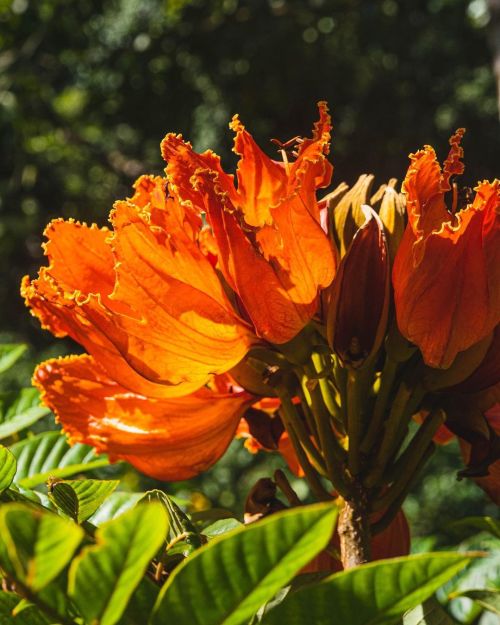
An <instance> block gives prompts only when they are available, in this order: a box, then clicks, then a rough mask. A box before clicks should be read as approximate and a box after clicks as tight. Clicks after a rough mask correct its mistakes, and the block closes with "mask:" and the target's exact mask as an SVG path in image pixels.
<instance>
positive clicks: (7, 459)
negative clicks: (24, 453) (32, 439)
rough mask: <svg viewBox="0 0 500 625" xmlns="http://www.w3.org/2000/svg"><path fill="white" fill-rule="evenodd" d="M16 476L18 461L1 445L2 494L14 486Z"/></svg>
mask: <svg viewBox="0 0 500 625" xmlns="http://www.w3.org/2000/svg"><path fill="white" fill-rule="evenodd" d="M15 474H16V459H15V457H14V456H13V455H12V454H11V453H10V451H9V450H8V449H7V448H6V447H3V445H0V493H3V491H4V490H5V489H6V488H9V486H10V485H11V484H12V480H13V479H14V475H15Z"/></svg>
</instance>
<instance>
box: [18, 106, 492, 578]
mask: <svg viewBox="0 0 500 625" xmlns="http://www.w3.org/2000/svg"><path fill="white" fill-rule="evenodd" d="M231 128H232V130H233V131H234V132H235V135H236V136H235V147H234V151H235V152H236V153H237V154H238V156H239V163H238V167H237V171H236V179H235V177H234V176H232V175H230V174H228V173H226V172H225V171H224V170H223V168H222V166H221V163H220V159H219V158H218V157H217V156H216V155H215V154H214V153H213V152H211V151H207V152H204V153H202V154H198V153H196V152H195V151H194V150H193V148H192V146H191V145H190V144H189V143H188V142H186V141H184V140H183V139H182V137H181V136H179V135H173V134H169V135H167V136H166V137H165V139H164V140H163V142H162V145H161V150H162V154H163V157H164V158H165V160H166V163H167V166H166V170H165V172H166V175H165V178H163V177H155V176H142V177H141V178H139V180H138V181H137V182H136V184H135V186H134V194H133V195H132V197H131V198H129V199H127V200H121V201H118V202H116V204H115V206H114V208H113V210H112V212H111V216H110V221H111V229H110V230H108V229H107V228H98V227H96V226H90V227H89V226H87V225H85V224H80V223H77V222H74V221H62V220H56V221H54V222H52V223H51V224H49V226H48V227H47V229H46V232H45V234H46V236H47V239H48V242H47V243H46V245H45V252H46V255H47V257H48V265H47V266H45V267H42V269H41V270H40V273H39V275H38V277H37V278H36V279H34V280H30V279H29V278H28V277H26V278H24V280H23V284H22V292H23V295H24V297H25V298H26V302H27V304H28V306H30V308H31V310H32V312H33V314H34V315H36V316H37V317H38V318H39V319H40V321H41V323H42V325H43V326H44V327H45V328H47V329H49V330H50V331H51V332H52V333H53V334H55V335H56V336H69V337H71V338H72V339H74V340H75V341H77V342H78V343H80V344H81V345H82V346H83V348H84V349H85V350H86V351H87V354H84V355H81V356H70V357H67V358H63V359H56V360H50V361H47V362H45V363H42V364H41V365H39V367H38V368H37V370H36V371H35V375H34V382H35V384H36V385H37V386H38V387H39V388H40V389H41V391H42V398H43V401H44V402H45V403H46V404H47V405H48V406H50V407H51V408H52V409H53V410H54V412H55V414H56V415H57V418H58V420H59V421H60V423H61V424H62V426H63V428H64V430H65V431H66V432H67V433H68V435H69V436H70V439H71V440H72V441H82V442H86V443H89V444H91V445H93V446H94V447H95V448H96V449H97V450H98V451H101V452H106V453H108V454H109V455H110V457H111V458H112V459H120V458H121V459H125V460H128V461H129V462H131V463H132V464H133V465H135V466H136V467H137V468H138V469H139V470H141V471H143V472H144V473H146V474H148V475H152V476H154V477H157V478H159V479H164V480H176V479H185V478H187V477H190V476H192V475H196V474H197V473H199V472H201V471H203V470H206V469H207V468H209V467H210V466H211V465H212V464H214V463H215V462H216V461H217V460H218V459H219V458H220V456H221V455H222V454H223V453H224V451H225V449H226V448H227V446H228V445H229V443H230V441H231V440H232V438H233V437H234V436H238V437H243V438H245V441H246V446H247V447H248V448H249V449H250V450H251V451H254V452H255V451H258V450H259V449H266V450H268V451H276V452H280V453H281V454H282V455H283V457H284V458H285V459H286V461H287V462H288V465H289V467H290V468H291V470H292V471H294V472H295V473H296V474H297V475H301V476H303V477H304V478H305V479H306V480H307V481H308V483H309V486H310V489H311V492H312V493H313V494H314V495H315V496H316V498H317V499H320V500H333V499H335V500H336V501H337V503H338V504H339V505H341V506H342V512H341V515H340V524H339V528H338V536H336V537H334V538H333V539H332V545H333V547H332V550H333V552H334V551H335V549H337V548H340V554H341V561H342V564H343V566H345V567H349V566H354V565H356V564H359V563H360V562H363V561H366V560H368V559H370V558H372V557H384V556H393V555H398V554H403V553H405V552H406V551H407V550H408V546H409V543H408V527H407V525H406V521H405V519H404V515H403V513H402V512H401V504H402V502H403V500H404V498H405V496H406V494H407V492H408V490H409V488H410V487H411V485H412V484H413V482H414V480H415V479H416V477H417V475H418V473H419V472H420V470H421V469H422V467H423V465H424V464H425V462H426V461H427V459H428V458H429V457H430V455H431V454H432V453H433V451H434V449H435V442H442V441H443V440H447V439H449V438H450V437H452V436H454V435H455V436H458V437H459V439H460V441H461V445H462V452H463V456H464V460H465V463H466V467H465V469H464V470H463V471H462V472H461V475H462V476H463V477H471V478H473V479H475V480H476V481H477V482H478V484H479V485H480V486H482V487H483V488H484V489H485V490H486V491H487V492H488V493H489V494H490V496H491V497H492V498H493V499H494V500H496V501H497V502H498V501H500V494H499V487H500V482H499V479H498V476H499V467H500V460H499V458H500V444H499V440H500V439H499V436H498V434H499V430H500V427H499V422H498V405H500V358H499V337H500V330H499V321H500V283H499V274H498V272H499V266H500V264H499V261H500V257H499V250H500V216H499V212H500V195H499V183H498V181H494V182H492V183H489V182H486V181H484V182H482V183H480V184H479V186H478V187H477V189H476V195H475V196H474V198H473V199H472V201H471V202H470V203H469V204H465V205H464V206H461V205H459V204H458V197H459V194H458V192H457V183H456V181H455V177H456V176H457V175H458V174H461V173H462V171H463V165H462V162H461V158H462V155H463V154H462V149H461V148H460V146H459V142H460V139H461V137H462V134H463V131H458V132H457V134H455V135H454V136H453V137H452V139H451V151H450V154H449V156H448V158H447V160H446V161H445V164H444V167H443V169H442V170H441V167H440V166H439V163H438V161H437V159H436V156H435V153H434V151H433V150H432V148H430V147H426V148H424V150H421V151H420V152H417V153H416V154H415V155H411V157H410V159H411V161H410V168H409V171H408V174H407V176H406V178H405V180H404V182H403V194H401V193H398V191H397V190H396V181H395V180H391V181H390V182H389V183H388V184H387V185H383V186H382V187H380V189H378V191H376V192H375V193H374V194H372V193H371V191H370V190H371V185H372V183H373V176H370V175H363V176H361V177H360V178H359V180H358V181H357V183H356V184H355V185H354V186H353V187H352V188H349V187H348V186H347V185H346V184H344V183H342V184H341V185H339V186H338V187H337V188H336V189H334V190H333V191H332V192H330V193H327V192H326V191H321V190H322V189H326V188H327V187H328V186H329V184H330V181H331V177H332V172H333V168H332V165H331V164H330V162H329V161H328V160H327V156H328V152H329V141H330V131H331V123H330V117H329V115H328V111H327V107H326V105H325V104H324V103H320V104H319V120H318V122H317V123H316V124H315V126H314V129H313V132H312V136H311V137H310V138H306V139H301V138H296V139H294V140H292V141H291V142H288V143H285V144H281V143H280V142H276V143H278V145H279V147H280V150H279V154H278V159H277V160H273V159H271V158H270V157H269V156H267V155H266V154H265V153H264V152H263V151H262V150H261V149H260V148H259V147H258V146H257V144H256V143H255V142H254V140H253V138H252V137H251V135H250V134H249V133H248V132H247V130H246V129H245V128H244V126H243V124H242V123H241V122H240V120H239V119H238V118H237V117H235V118H234V119H233V121H232V123H231ZM290 146H292V147H290ZM320 193H322V194H323V195H322V196H321V197H320V196H319V194H320ZM447 194H449V195H450V198H451V200H450V203H449V204H447V203H446V202H447ZM405 205H406V208H405ZM277 488H278V489H280V491H281V492H282V493H283V495H284V498H285V499H286V501H287V503H288V504H289V505H300V500H299V499H298V497H297V496H296V494H295V493H294V492H293V490H292V489H291V487H290V484H289V483H288V481H287V479H286V476H285V474H284V473H283V472H281V471H279V472H277V474H276V476H275V479H274V481H270V480H264V481H261V482H260V483H258V484H257V485H256V486H255V488H254V489H253V490H252V493H251V494H250V495H249V500H248V510H247V512H248V518H251V519H252V520H254V519H256V518H260V516H263V515H265V514H269V513H271V512H273V511H274V510H277V509H280V508H282V507H283V506H284V503H283V501H282V500H279V499H277V498H276V489H277ZM320 560H321V562H320V561H318V562H317V563H316V564H315V565H314V566H317V568H324V567H325V566H326V568H335V566H337V565H334V564H332V563H331V557H330V556H328V557H326V556H325V557H324V558H321V559H320ZM328 560H330V561H329V563H327V564H326V565H325V562H326V561H328Z"/></svg>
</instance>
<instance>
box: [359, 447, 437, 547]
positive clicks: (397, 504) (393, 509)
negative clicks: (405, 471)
mask: <svg viewBox="0 0 500 625" xmlns="http://www.w3.org/2000/svg"><path fill="white" fill-rule="evenodd" d="M434 448H435V445H434V443H431V444H430V445H429V446H428V447H427V449H426V450H425V451H424V453H423V455H422V457H421V458H420V461H419V463H418V465H417V467H416V469H415V471H414V472H413V473H412V474H411V475H410V476H409V479H408V481H407V482H406V484H404V486H403V488H401V489H400V490H399V492H395V493H394V496H392V495H391V496H390V497H388V498H387V501H390V503H389V504H388V507H387V508H386V511H385V513H384V515H383V516H382V517H381V518H380V519H379V520H378V521H377V522H376V523H373V525H372V526H371V533H372V536H375V535H376V534H379V533H380V532H383V531H384V530H385V529H387V528H388V527H389V525H390V524H391V522H392V521H393V520H394V517H395V516H396V515H397V513H398V512H399V511H400V510H401V506H402V505H403V503H404V501H405V499H406V497H407V496H408V493H409V492H410V490H411V489H412V487H413V485H414V484H415V481H416V480H417V478H418V476H419V474H420V472H421V470H422V469H423V467H424V465H425V464H426V463H427V461H428V460H429V458H430V457H431V456H432V454H433V453H434ZM388 493H389V491H388V492H387V494H388ZM384 496H385V495H384ZM379 501H380V500H377V502H376V504H377V509H380V510H383V507H382V506H379V505H378V503H379ZM372 507H373V508H374V507H375V506H372Z"/></svg>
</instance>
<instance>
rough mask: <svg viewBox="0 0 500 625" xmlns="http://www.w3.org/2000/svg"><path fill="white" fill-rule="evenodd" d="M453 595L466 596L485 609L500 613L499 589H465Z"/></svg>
mask: <svg viewBox="0 0 500 625" xmlns="http://www.w3.org/2000/svg"><path fill="white" fill-rule="evenodd" d="M454 596H458V597H468V598H469V599H472V600H473V601H475V602H476V603H478V604H479V605H480V606H481V607H482V608H484V609H485V610H489V611H490V612H494V613H495V614H498V615H500V590H466V591H464V592H461V593H460V594H459V595H454Z"/></svg>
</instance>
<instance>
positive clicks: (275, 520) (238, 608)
mask: <svg viewBox="0 0 500 625" xmlns="http://www.w3.org/2000/svg"><path fill="white" fill-rule="evenodd" d="M336 518H337V509H336V508H335V507H334V506H333V505H332V504H318V505H314V506H304V507H300V508H294V509H293V510H287V511H285V512H282V513H279V514H275V515H271V516H270V517H268V518H266V519H264V520H262V521H259V522H258V523H255V524H253V525H250V526H247V527H244V528H241V529H237V530H234V531H233V532H229V533H227V534H224V535H223V536H220V537H219V538H215V539H214V540H213V541H211V542H210V543H208V545H205V546H204V547H202V548H201V549H199V550H198V551H196V552H195V553H194V555H192V556H191V557H189V558H188V559H187V560H185V561H184V562H183V564H181V565H180V566H179V567H178V568H177V569H175V571H174V572H173V574H172V575H171V577H170V578H169V579H168V581H167V583H166V584H165V586H164V587H163V588H162V590H161V592H160V595H159V597H158V601H157V604H156V606H155V609H154V612H153V615H152V619H151V624H152V625H164V624H165V623H167V622H168V623H175V625H195V624H197V625H201V624H202V625H216V624H217V625H222V624H223V625H239V624H240V623H246V622H248V621H249V620H250V618H251V616H252V615H253V614H255V613H256V612H257V610H258V609H259V607H260V606H261V605H263V604H264V603H265V602H266V601H268V600H270V599H271V598H272V597H273V596H274V594H275V593H276V592H277V591H278V590H279V589H280V588H281V587H282V586H284V585H286V584H287V583H288V582H289V581H290V579H291V578H292V577H293V576H294V575H295V574H296V573H297V572H298V571H300V569H301V568H302V567H303V566H304V565H306V564H307V563H308V562H309V561H310V560H311V559H312V558H313V557H314V556H315V555H316V554H317V553H318V552H319V551H321V550H322V549H323V548H324V547H325V546H326V545H327V544H328V542H329V540H330V539H331V536H332V533H333V530H334V525H335V521H336ZM193 596H196V601H194V600H193Z"/></svg>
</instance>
